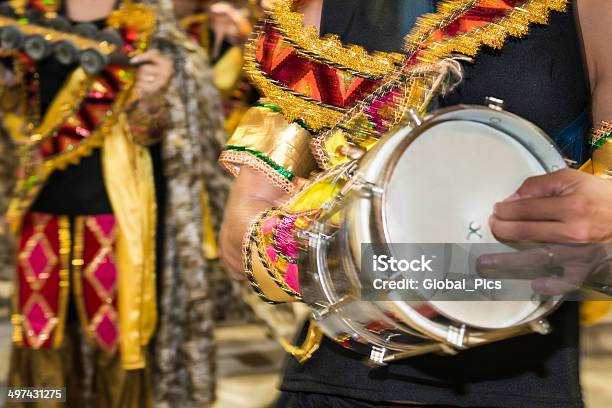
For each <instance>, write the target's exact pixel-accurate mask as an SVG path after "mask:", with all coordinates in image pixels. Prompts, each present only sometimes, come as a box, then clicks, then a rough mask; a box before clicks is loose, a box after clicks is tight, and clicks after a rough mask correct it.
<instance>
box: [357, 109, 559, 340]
mask: <svg viewBox="0 0 612 408" xmlns="http://www.w3.org/2000/svg"><path fill="white" fill-rule="evenodd" d="M457 113H461V114H462V116H463V117H458V116H456V114H457ZM474 113H488V114H489V115H492V116H491V117H493V118H495V117H500V116H501V117H504V118H507V119H508V120H509V121H514V122H513V123H519V124H521V125H523V126H525V127H526V128H528V129H529V130H530V131H531V133H530V134H529V135H528V136H526V134H523V135H519V134H517V133H514V132H512V131H510V129H509V128H508V125H507V124H504V121H502V122H499V123H498V122H495V121H491V120H489V122H484V121H482V120H478V118H477V117H476V115H475V114H474ZM470 114H471V117H470ZM491 117H490V118H489V119H491ZM453 121H468V122H475V123H480V124H483V125H487V126H490V127H492V128H494V129H496V130H498V131H501V132H503V133H504V134H507V135H508V136H510V137H511V138H512V139H514V140H515V141H516V142H518V143H519V144H520V145H521V146H523V147H524V148H525V149H526V150H527V151H528V152H529V153H530V154H532V155H533V156H534V158H535V159H536V160H537V161H538V162H539V163H540V164H541V166H542V167H543V168H544V170H545V171H546V172H547V173H550V172H551V171H556V170H560V169H562V168H566V167H567V164H566V163H565V161H564V160H563V156H562V155H561V152H560V151H559V149H558V148H557V146H556V144H555V143H554V141H553V140H552V139H551V138H550V136H548V134H546V132H544V131H543V130H542V129H541V128H540V127H538V126H537V125H535V124H534V123H532V122H530V121H528V120H526V119H524V118H522V117H520V116H518V115H516V114H513V113H511V112H508V111H505V110H497V109H492V108H489V107H486V106H480V105H457V106H452V107H448V108H443V109H439V110H436V111H434V112H432V113H431V115H429V116H428V117H427V118H426V119H425V120H424V121H423V123H422V124H420V125H419V126H416V127H414V128H413V129H412V130H411V131H410V132H409V134H408V135H407V136H406V137H405V138H403V139H402V140H401V141H399V143H398V145H397V146H396V147H395V149H394V150H393V152H392V153H391V155H390V156H388V157H387V158H386V164H385V165H384V168H383V170H382V171H381V173H380V174H379V177H378V178H377V180H376V182H375V184H376V185H377V186H379V187H380V188H381V194H374V195H373V196H372V200H371V203H370V214H371V218H370V220H371V222H369V224H370V225H373V230H372V231H371V232H370V236H371V237H372V238H373V239H374V240H375V241H376V242H390V241H389V239H388V238H389V234H388V231H387V230H386V227H385V226H386V222H385V221H386V187H387V186H388V184H389V183H390V181H391V177H392V175H393V169H395V167H396V166H397V163H398V162H399V160H400V159H401V157H402V155H403V153H404V152H405V151H406V149H408V148H409V146H410V145H411V144H412V143H413V142H414V141H415V140H416V139H417V138H418V137H420V136H421V135H422V134H423V133H425V132H426V131H428V130H429V129H431V128H432V127H434V126H437V125H440V124H443V123H449V122H453ZM500 123H501V124H503V125H501V124H500ZM534 135H535V136H539V138H535V139H534V138H533V136H534ZM526 139H529V140H530V141H531V142H533V141H536V142H538V146H537V147H540V148H545V149H547V150H548V152H550V153H556V156H555V155H554V154H553V155H552V157H550V158H547V157H544V155H543V154H536V153H537V152H535V151H534V149H533V147H532V146H529V145H527V144H526V143H525V141H526ZM561 303H562V300H553V301H542V302H540V305H539V307H537V308H536V309H535V310H533V312H531V313H530V314H529V315H528V316H527V317H526V318H525V319H523V320H522V321H520V322H518V323H517V324H515V325H513V326H509V327H508V328H512V327H519V326H522V325H527V324H529V323H530V322H533V321H535V320H538V319H542V318H544V317H546V316H548V315H549V314H550V313H552V312H553V311H554V310H555V309H556V308H557V307H559V306H560V304H561ZM431 307H432V308H434V309H435V310H436V311H438V313H440V315H442V316H444V317H445V318H447V319H448V320H450V321H451V322H457V320H456V319H455V318H454V317H452V316H449V315H448V314H446V313H445V312H443V311H441V310H439V309H438V308H437V307H435V306H434V305H433V304H431ZM542 309H543V310H542ZM538 311H541V313H538ZM427 320H430V319H427ZM430 321H431V320H430ZM431 323H432V324H434V325H435V322H433V321H432V322H431ZM466 326H467V327H469V328H472V329H475V330H484V331H491V330H504V329H507V328H491V327H480V326H477V325H473V324H469V325H467V324H466Z"/></svg>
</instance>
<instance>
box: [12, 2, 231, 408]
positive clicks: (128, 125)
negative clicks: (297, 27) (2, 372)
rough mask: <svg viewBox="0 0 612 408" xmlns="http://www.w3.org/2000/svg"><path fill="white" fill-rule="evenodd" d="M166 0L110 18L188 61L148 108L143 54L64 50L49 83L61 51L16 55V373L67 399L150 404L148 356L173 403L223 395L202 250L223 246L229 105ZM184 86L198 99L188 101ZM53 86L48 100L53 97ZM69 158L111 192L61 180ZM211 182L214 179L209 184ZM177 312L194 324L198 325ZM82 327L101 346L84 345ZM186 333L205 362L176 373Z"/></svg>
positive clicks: (69, 168) (127, 44)
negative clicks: (96, 57)
mask: <svg viewBox="0 0 612 408" xmlns="http://www.w3.org/2000/svg"><path fill="white" fill-rule="evenodd" d="M163 3H167V2H166V1H165V0H161V1H160V3H158V2H151V3H147V4H145V3H132V2H131V1H129V0H126V1H124V2H120V3H119V5H118V7H117V8H116V9H115V11H113V12H112V13H111V14H110V16H109V17H108V18H107V19H106V21H105V22H104V23H102V22H100V23H101V24H103V25H104V26H105V27H106V28H111V29H115V30H117V32H118V33H120V35H121V36H122V37H123V42H124V46H123V49H122V50H117V51H119V52H121V53H123V54H124V55H125V56H127V57H134V56H136V55H138V54H140V53H142V52H144V51H146V50H147V49H148V48H149V47H151V46H152V43H153V42H154V41H159V42H160V43H161V44H162V45H161V46H160V45H156V47H158V48H159V47H162V52H164V53H165V54H166V55H169V56H170V58H172V59H176V60H179V59H180V60H181V61H184V66H183V67H182V68H180V69H175V72H174V74H173V77H172V79H171V80H170V82H169V83H168V84H166V87H165V88H164V90H163V94H162V93H160V94H156V95H153V96H151V97H149V98H148V100H147V104H146V107H147V109H146V111H145V110H144V109H141V106H140V105H139V102H138V100H137V97H136V94H135V92H134V88H133V85H134V82H135V75H136V69H137V68H135V67H128V66H122V65H108V66H107V67H106V68H105V69H104V70H103V71H102V72H101V73H100V74H99V75H89V74H87V73H86V72H85V70H84V69H83V68H81V67H76V66H70V67H60V66H59V65H56V67H58V68H55V70H56V71H57V70H63V71H62V72H64V71H65V72H66V73H67V79H66V80H65V82H63V85H62V86H61V87H59V88H58V90H57V91H49V88H50V85H49V83H50V82H52V81H49V80H47V81H46V85H45V86H47V88H45V89H46V90H45V89H43V87H42V85H41V84H42V79H44V76H45V75H51V71H52V70H51V69H49V68H48V67H49V65H48V64H59V62H56V61H51V58H49V60H46V61H45V60H42V61H40V62H37V61H34V60H33V59H31V58H29V57H28V56H27V55H26V54H25V53H23V52H21V51H13V52H12V53H11V55H10V57H11V67H12V68H13V70H14V72H15V74H16V75H17V76H18V78H19V79H20V84H21V96H22V97H21V98H20V99H19V101H18V103H17V104H16V106H14V107H12V109H10V110H7V111H6V112H4V114H3V120H2V124H3V126H4V128H5V129H6V131H7V132H8V133H9V134H10V135H11V137H12V138H13V140H14V142H15V143H16V144H17V146H18V150H19V156H20V166H19V172H18V180H17V186H16V189H15V193H14V195H13V199H12V202H11V205H10V207H9V210H8V213H7V219H8V220H9V221H10V223H11V226H12V229H13V231H14V233H15V234H16V236H17V258H16V261H17V262H16V264H17V265H16V266H17V268H16V269H17V273H16V276H15V291H14V307H13V316H12V323H13V329H14V331H13V340H14V343H15V347H14V350H13V353H12V363H11V372H10V374H9V384H10V385H11V386H15V387H24V386H41V385H42V384H45V385H46V386H66V387H67V396H68V402H67V405H68V406H100V407H119V406H121V407H131V406H142V407H147V406H152V404H153V399H154V396H153V391H154V390H153V387H152V383H151V381H152V378H151V375H152V371H153V366H155V368H156V370H157V373H158V374H159V375H158V379H157V381H156V383H157V387H156V388H155V399H156V401H157V402H158V403H160V404H161V405H164V404H166V405H168V406H178V405H175V404H177V403H176V400H177V399H178V400H180V401H181V403H189V402H190V401H191V402H192V403H199V404H206V403H209V402H211V401H212V399H213V396H214V384H213V381H214V372H213V361H212V351H213V350H212V326H211V324H210V323H211V322H212V315H209V308H208V306H209V304H210V303H209V302H211V299H210V298H209V297H208V294H207V293H206V290H207V286H206V279H207V275H205V274H208V273H209V272H210V269H211V268H212V267H213V266H212V265H213V263H211V262H212V260H210V259H207V258H206V257H205V250H206V255H209V258H214V257H216V254H215V252H216V247H215V245H214V242H215V239H214V237H213V236H212V235H214V233H213V225H214V222H213V221H214V219H215V215H214V214H216V213H219V212H220V211H219V209H220V207H221V206H222V204H221V203H220V202H219V201H223V197H224V191H226V187H227V183H226V182H225V181H224V179H223V178H222V177H221V178H219V177H216V176H215V175H214V159H213V157H214V155H215V153H214V152H215V149H217V150H218V149H219V148H220V144H221V141H222V140H223V139H224V136H223V131H222V127H221V126H222V122H221V109H220V105H219V103H218V95H217V94H216V92H215V91H214V89H212V83H210V81H209V79H208V77H207V76H208V75H209V71H210V69H209V67H208V66H207V65H206V59H205V57H204V56H203V55H202V54H200V53H199V51H198V50H194V49H193V46H192V45H191V43H190V42H189V41H188V40H187V38H185V37H184V36H183V34H182V32H181V31H180V30H179V29H178V28H177V27H176V26H174V25H173V24H172V23H171V21H172V19H171V18H170V17H169V16H166V15H165V14H164V13H165V12H164V10H171V9H170V8H169V7H170V4H163ZM13 6H14V8H15V9H16V10H17V11H18V12H25V11H28V10H38V11H40V12H42V13H43V14H44V15H45V16H47V17H48V18H53V17H54V16H56V15H57V14H59V13H61V12H62V10H63V8H62V6H61V2H59V1H38V0H35V1H30V2H24V1H16V2H14V4H13ZM24 24H27V21H24ZM49 38H51V37H49ZM83 42H84V43H88V42H89V43H91V40H88V39H83ZM77 46H79V44H78V43H77ZM99 46H100V47H108V46H109V45H108V44H107V43H101V44H100V45H99ZM49 61H51V62H49ZM45 64H47V65H45ZM45 67H47V68H45ZM49 77H50V76H49ZM49 77H47V78H49ZM184 89H190V90H191V92H193V95H196V96H195V98H197V99H199V102H197V103H195V104H191V105H189V104H188V102H187V101H186V100H185V98H186V97H185V96H184V95H183V94H182V92H183V90H184ZM45 92H47V96H49V94H51V98H50V101H49V102H48V103H47V102H42V100H43V99H44V97H45ZM190 97H192V96H191V95H190ZM47 99H49V98H47ZM45 100H46V99H45ZM41 106H44V110H43V112H40V107H41ZM187 118H189V121H190V125H191V126H192V127H193V128H194V129H193V130H189V129H188V128H189V127H188V126H187V125H186V123H185V121H186V120H187ZM195 129H197V130H195ZM202 129H204V130H202ZM195 132H197V133H198V134H197V137H196V136H195V134H194V133H195ZM202 132H204V133H205V134H203V133H202ZM205 145H207V146H205ZM204 146H205V147H204ZM155 152H157V153H155ZM207 155H208V156H207ZM156 157H157V159H156ZM156 160H157V164H156ZM84 166H85V167H84ZM86 166H90V167H86ZM92 166H93V170H91V169H92ZM87 168H89V169H90V170H86V169H87ZM156 169H162V170H163V171H162V172H159V171H156ZM75 171H76V172H77V173H70V172H75ZM69 174H78V177H77V181H78V183H80V184H79V186H80V187H78V188H83V185H85V186H87V185H88V184H89V185H94V186H99V187H100V188H99V190H101V191H103V195H102V196H100V195H99V194H98V193H96V194H98V195H94V196H91V195H87V194H85V195H79V194H80V193H74V192H75V191H76V190H77V187H76V186H75V187H74V190H72V188H73V187H72V186H70V185H66V183H63V184H62V183H61V182H59V181H58V180H61V177H66V175H69ZM160 174H163V175H160ZM56 176H58V177H57V178H55V177H56ZM208 176H210V177H208ZM78 179H81V180H78ZM73 180H74V179H73ZM83 181H84V183H85V184H83ZM75 183H76V182H75ZM49 187H52V189H51V190H49V191H54V192H55V195H53V194H51V195H49V192H48V191H47V189H48V188H49ZM206 187H209V188H213V189H215V194H213V195H211V198H210V199H209V196H208V194H207V191H206ZM58 189H59V190H58ZM61 189H64V190H63V191H65V193H66V196H68V197H71V198H72V199H73V200H75V201H78V202H79V203H78V206H77V207H75V208H78V209H76V210H73V209H71V208H72V206H71V202H70V200H68V202H64V203H63V204H61V205H60V206H59V207H57V206H56V204H57V201H58V200H57V198H58V195H57V191H61ZM49 197H52V198H49ZM92 197H93V198H92ZM41 199H42V201H43V202H44V204H40V201H41ZM81 201H82V202H81ZM101 201H108V205H106V204H100V202H101ZM209 205H210V207H209ZM61 206H63V207H64V208H60V207H61ZM105 206H106V207H105ZM40 208H49V210H41V209H40ZM100 208H103V210H99V209H100ZM211 208H212V209H213V210H214V211H213V212H212V215H211V211H210V209H211ZM162 209H165V210H166V212H162ZM203 225H204V227H203ZM163 231H167V232H168V233H167V234H163V233H162V232H163ZM178 240H181V242H183V244H182V245H179V244H177V241H178ZM203 243H204V245H203ZM209 244H212V245H209ZM203 246H204V248H203ZM158 282H159V286H160V288H161V291H160V290H159V288H158ZM177 291H181V293H180V294H179V293H177ZM181 299H183V300H181ZM158 313H160V314H161V316H162V318H161V319H158ZM174 313H181V314H183V315H187V314H189V315H191V316H192V318H193V319H194V320H195V321H198V324H197V325H191V326H189V325H187V324H186V323H185V322H184V321H182V320H179V319H176V318H175V317H174V316H170V315H172V314H174ZM78 323H80V325H79V324H78ZM79 326H80V328H79ZM155 332H157V346H156V348H155V351H156V355H155V356H152V355H151V350H150V349H151V347H150V346H151V341H152V338H153V334H154V333H155ZM81 337H83V338H85V340H86V342H87V346H88V347H85V349H87V350H88V351H89V353H91V356H92V358H91V359H87V358H85V357H83V356H80V350H81V348H82V347H81V346H82V345H81V343H80V338H81ZM192 337H194V338H195V339H194V338H192ZM187 342H189V343H190V344H191V346H190V347H191V350H190V351H189V352H187V354H185V359H184V360H189V361H190V363H191V364H196V362H197V365H198V368H197V369H196V370H194V371H193V372H192V373H191V374H190V375H188V376H185V377H183V379H182V380H181V381H179V382H176V380H175V379H174V378H175V376H174V374H173V373H174V372H175V370H183V368H182V367H183V366H184V364H185V363H186V361H182V359H177V358H176V357H175V354H176V349H178V348H181V347H184V346H183V344H184V343H187ZM168 356H173V357H171V358H172V363H171V364H169V363H168V361H167V360H168ZM152 357H154V358H155V361H156V363H155V364H153V363H152V361H153V360H152ZM196 377H197V379H196ZM187 383H189V384H188V385H187ZM169 384H172V385H171V386H170V385H169ZM187 388H188V389H189V391H187ZM89 398H91V399H89ZM62 406H64V405H62Z"/></svg>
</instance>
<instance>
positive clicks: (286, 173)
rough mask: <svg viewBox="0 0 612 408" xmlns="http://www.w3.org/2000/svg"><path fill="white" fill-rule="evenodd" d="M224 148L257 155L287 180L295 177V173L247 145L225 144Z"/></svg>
mask: <svg viewBox="0 0 612 408" xmlns="http://www.w3.org/2000/svg"><path fill="white" fill-rule="evenodd" d="M225 149H226V150H231V151H234V152H247V153H250V154H252V155H253V156H255V157H257V158H258V159H259V160H261V161H263V162H264V163H266V164H267V165H268V166H270V167H271V168H272V169H274V170H275V171H276V172H277V173H279V174H280V175H281V176H283V177H285V178H286V179H287V180H289V181H293V179H294V178H295V174H293V173H292V172H290V171H289V170H286V169H285V168H283V167H282V166H281V165H279V164H277V163H276V162H275V161H274V160H272V159H270V158H269V157H267V156H266V155H265V154H263V153H262V152H259V151H257V150H255V149H249V148H248V147H244V146H233V145H228V146H225Z"/></svg>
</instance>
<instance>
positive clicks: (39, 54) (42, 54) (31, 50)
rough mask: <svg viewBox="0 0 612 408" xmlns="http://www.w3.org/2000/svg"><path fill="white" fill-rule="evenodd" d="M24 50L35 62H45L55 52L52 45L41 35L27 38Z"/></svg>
mask: <svg viewBox="0 0 612 408" xmlns="http://www.w3.org/2000/svg"><path fill="white" fill-rule="evenodd" d="M23 50H24V51H25V53H26V54H27V55H28V56H29V57H30V58H32V59H33V60H34V61H40V60H43V59H45V58H47V57H48V56H49V55H51V53H52V52H53V48H52V47H51V43H50V42H49V41H47V40H45V38H44V37H43V36H42V35H40V34H34V35H31V36H29V37H27V38H26V39H25V41H24V43H23Z"/></svg>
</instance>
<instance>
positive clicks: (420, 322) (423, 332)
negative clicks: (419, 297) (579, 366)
mask: <svg viewBox="0 0 612 408" xmlns="http://www.w3.org/2000/svg"><path fill="white" fill-rule="evenodd" d="M449 121H474V122H478V123H483V124H487V125H488V126H491V127H493V128H494V129H497V130H500V131H503V132H504V133H506V134H508V135H509V136H510V137H512V138H513V139H515V140H516V141H518V142H519V143H520V144H521V145H523V146H524V147H526V148H527V149H528V150H529V151H530V152H531V153H532V154H533V155H534V156H536V157H537V158H538V160H539V161H540V162H541V164H542V167H543V168H544V169H545V170H546V171H547V172H550V171H555V170H558V169H561V168H564V167H566V164H565V162H564V161H563V159H562V157H561V156H560V154H559V153H558V151H557V150H556V148H555V147H554V143H553V142H552V141H551V140H550V139H549V138H548V136H547V135H546V134H545V133H544V132H543V131H542V130H540V129H539V128H537V127H536V126H535V125H533V124H532V123H530V122H528V121H526V120H524V119H522V118H520V117H518V116H516V115H513V114H511V113H508V112H505V111H500V110H495V109H490V108H487V107H481V106H458V107H453V108H448V109H443V110H439V111H437V112H434V113H433V114H432V115H430V116H429V117H428V118H427V120H426V121H425V122H424V123H422V124H421V125H420V126H416V128H415V127H413V126H411V125H407V124H406V125H405V126H403V127H398V128H397V129H396V130H394V131H393V132H390V133H389V134H387V135H385V136H384V137H383V138H382V139H381V140H380V141H379V143H378V144H377V145H376V146H375V147H374V148H373V149H372V150H371V151H370V152H368V153H367V154H366V155H365V156H364V157H363V158H362V159H361V161H360V162H359V164H358V166H357V171H356V172H355V175H354V176H353V177H355V176H356V177H358V178H360V179H361V180H362V181H363V182H367V183H371V184H373V185H375V186H378V187H380V188H379V189H378V190H379V194H373V195H371V197H363V196H362V197H357V198H353V199H351V200H349V201H348V203H347V204H346V205H345V206H344V208H343V211H345V217H346V221H345V224H350V225H351V226H352V227H351V228H350V229H348V230H347V229H346V228H344V231H345V232H343V233H342V234H345V235H346V236H345V237H344V238H340V237H339V233H338V231H341V230H343V228H342V227H341V228H340V229H339V230H336V231H330V230H329V226H327V225H325V224H319V225H317V226H316V227H315V229H316V230H317V231H318V232H315V234H314V235H312V234H311V235H310V238H309V239H308V240H307V241H309V242H308V243H307V244H305V245H306V246H308V247H309V250H310V253H309V255H308V257H307V258H308V259H306V260H305V259H302V261H301V263H300V271H301V273H300V274H301V275H302V274H303V275H304V276H302V277H301V285H302V286H303V287H304V288H310V289H309V291H310V295H309V296H306V295H305V300H306V301H307V303H311V305H315V309H316V307H319V309H321V308H322V309H323V310H325V311H326V312H325V313H324V315H325V314H328V313H329V307H331V308H332V309H333V311H332V313H334V314H335V316H334V318H333V319H332V318H330V317H325V316H322V315H321V314H320V313H318V314H317V312H315V317H316V318H318V321H319V324H320V326H322V327H323V330H324V331H325V332H326V334H328V335H329V336H330V337H332V338H334V335H336V336H337V335H338V333H342V332H343V331H344V332H346V334H347V335H350V336H351V338H352V339H353V341H359V342H361V343H368V344H371V345H373V346H376V347H384V348H388V349H390V350H397V351H400V352H401V351H402V350H403V351H404V354H411V353H413V354H420V353H418V352H415V351H414V346H413V345H405V346H404V345H402V344H399V345H398V344H396V342H393V341H389V340H385V339H381V338H376V339H375V340H373V339H372V338H371V336H369V335H367V336H364V335H363V333H364V328H363V327H361V326H360V323H359V322H356V321H355V320H354V319H353V318H352V317H351V316H350V315H348V314H347V313H346V312H342V311H343V310H346V309H347V307H346V305H344V306H343V305H340V306H341V307H340V308H337V303H338V302H347V300H346V299H341V298H340V297H338V296H336V295H334V293H333V288H332V286H331V285H330V284H329V282H325V281H326V280H330V279H331V273H330V271H329V270H327V266H324V265H323V262H325V261H326V260H327V251H328V250H329V248H328V247H329V240H328V239H326V240H323V241H325V242H326V244H324V245H321V243H322V242H323V241H321V240H320V236H325V237H330V239H332V240H334V239H342V240H343V244H342V245H340V247H341V249H340V251H341V253H342V254H341V255H340V256H341V257H342V262H343V263H345V264H346V263H349V264H350V265H348V266H347V265H344V272H342V271H334V272H333V274H334V276H335V278H337V276H338V274H339V273H343V274H346V273H351V274H355V273H357V274H358V273H359V261H358V260H360V257H361V249H360V245H359V243H361V242H388V234H387V232H386V231H385V228H384V225H385V221H386V220H385V214H384V200H385V194H384V191H385V186H386V185H387V183H388V180H389V178H390V174H392V171H393V168H394V166H395V164H396V162H397V160H399V159H400V157H401V154H402V152H403V151H405V149H407V148H409V146H410V144H411V143H412V142H413V141H414V140H415V139H416V138H417V137H419V136H420V135H422V134H423V133H424V132H425V131H426V130H427V129H429V128H431V127H432V126H436V125H437V124H440V123H445V122H449ZM382 157H384V159H381V158H382ZM355 220H369V222H365V223H364V222H356V221H355ZM346 231H348V232H346ZM317 234H320V235H319V237H317ZM356 260H357V261H356ZM315 265H316V267H313V266H315ZM347 271H349V272H347ZM351 281H354V277H353V278H352V279H351ZM317 288H318V289H317ZM357 301H358V300H357V299H356V298H355V299H353V300H350V301H349V303H350V302H357ZM362 303H364V302H362ZM370 303H371V304H369V305H368V306H361V307H362V308H364V310H369V311H370V313H372V316H373V318H379V317H380V316H387V315H389V314H393V315H395V316H401V320H402V321H401V322H395V323H397V324H390V326H389V327H390V329H389V330H388V331H387V333H388V334H389V333H390V336H388V337H389V338H392V337H393V336H402V335H413V336H414V335H415V332H416V333H418V337H423V338H426V339H430V340H431V342H433V343H438V344H439V345H440V346H441V347H440V350H442V349H445V347H443V346H444V345H445V344H446V345H450V346H453V347H455V348H462V347H471V346H476V345H480V344H485V343H488V342H491V341H496V340H499V339H503V338H507V337H512V336H514V335H517V334H520V333H524V332H531V331H534V330H537V328H536V329H534V328H533V327H531V325H532V324H533V322H540V321H542V319H543V318H544V317H545V316H546V315H548V314H549V313H551V312H552V311H553V310H554V309H555V308H556V307H557V306H558V305H559V302H545V303H543V304H542V305H541V306H540V307H539V308H538V309H537V311H536V312H534V313H533V314H532V315H531V316H529V318H527V319H525V320H524V321H523V322H521V323H520V324H519V325H517V326H516V327H509V328H507V329H497V330H487V329H484V330H483V329H481V328H478V327H472V328H468V330H466V331H465V332H463V334H462V336H463V339H462V341H461V342H460V343H459V344H453V343H454V342H453V341H449V328H450V327H455V326H457V324H458V322H455V321H453V320H452V318H451V317H450V316H446V317H447V321H445V322H444V323H434V322H432V321H430V320H429V319H427V318H424V317H423V316H421V315H420V314H419V313H418V312H416V310H414V308H412V307H411V306H409V305H399V306H401V307H398V304H397V303H398V302H370ZM322 305H324V306H323V307H322ZM442 315H444V314H442ZM328 322H329V324H327V323H328ZM387 323H393V322H388V319H387ZM406 327H408V328H409V329H408V330H406ZM366 334H367V330H366ZM368 337H369V338H368ZM374 337H376V336H374ZM431 342H424V343H423V346H422V347H423V349H427V350H428V351H424V352H429V351H431V344H432V343H431ZM417 347H419V346H417Z"/></svg>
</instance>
